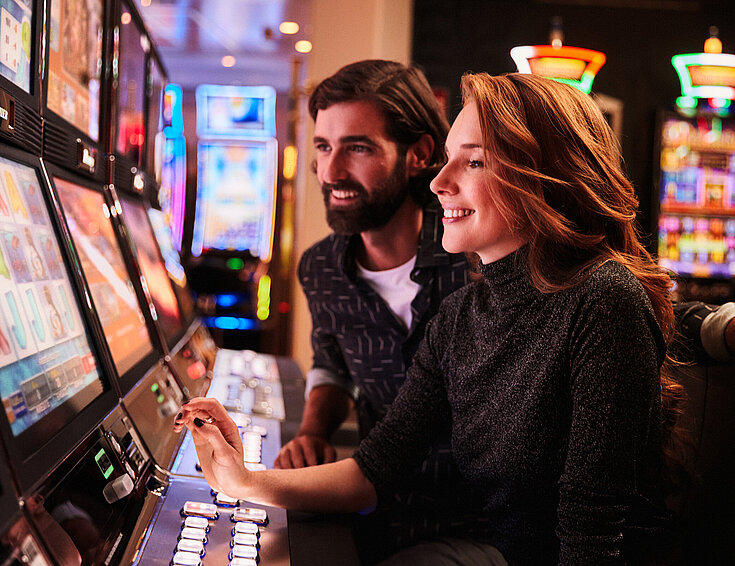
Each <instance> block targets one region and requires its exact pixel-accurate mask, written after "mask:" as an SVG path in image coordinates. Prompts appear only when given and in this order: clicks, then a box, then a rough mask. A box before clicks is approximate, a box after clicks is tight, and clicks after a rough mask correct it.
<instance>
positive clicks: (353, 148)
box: [350, 145, 370, 153]
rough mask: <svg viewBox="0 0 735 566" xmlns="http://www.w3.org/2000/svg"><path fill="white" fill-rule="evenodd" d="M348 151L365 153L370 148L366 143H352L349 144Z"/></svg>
mask: <svg viewBox="0 0 735 566" xmlns="http://www.w3.org/2000/svg"><path fill="white" fill-rule="evenodd" d="M350 151H352V152H354V153H367V152H369V151H370V148H369V147H368V146H366V145H352V146H350Z"/></svg>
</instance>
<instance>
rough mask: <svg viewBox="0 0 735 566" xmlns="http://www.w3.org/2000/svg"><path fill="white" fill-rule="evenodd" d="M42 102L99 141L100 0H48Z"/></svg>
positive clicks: (101, 1)
mask: <svg viewBox="0 0 735 566" xmlns="http://www.w3.org/2000/svg"><path fill="white" fill-rule="evenodd" d="M50 2H51V10H50V14H51V15H50V21H49V52H48V54H47V60H48V69H47V70H46V72H47V73H48V92H47V96H46V106H47V107H48V109H49V110H51V111H53V112H55V113H56V114H58V115H59V116H61V117H62V118H63V119H64V120H66V121H67V122H69V123H70V124H71V125H72V126H74V127H76V128H77V129H79V130H80V131H82V132H84V133H85V134H86V135H88V136H89V137H90V138H91V139H92V140H94V141H100V131H99V117H100V79H101V76H102V66H103V63H102V26H103V0H50Z"/></svg>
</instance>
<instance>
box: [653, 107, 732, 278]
mask: <svg viewBox="0 0 735 566" xmlns="http://www.w3.org/2000/svg"><path fill="white" fill-rule="evenodd" d="M660 174H661V177H660V194H659V205H660V212H659V217H658V231H659V244H658V254H659V263H660V264H661V265H663V266H665V267H667V268H669V269H671V270H673V271H674V272H676V273H677V274H679V275H681V276H685V277H702V278H714V279H727V278H730V277H733V276H735V121H727V120H726V119H724V118H719V117H717V116H699V117H694V118H683V117H681V116H678V115H676V114H673V113H671V114H666V115H665V116H664V119H663V122H662V128H661V163H660Z"/></svg>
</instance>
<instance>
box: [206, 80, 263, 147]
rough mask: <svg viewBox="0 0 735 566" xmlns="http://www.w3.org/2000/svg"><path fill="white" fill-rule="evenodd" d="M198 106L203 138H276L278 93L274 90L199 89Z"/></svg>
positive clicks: (216, 86) (242, 88)
mask: <svg viewBox="0 0 735 566" xmlns="http://www.w3.org/2000/svg"><path fill="white" fill-rule="evenodd" d="M196 104H197V134H198V136H199V137H200V138H211V137H226V138H230V139H232V138H270V137H274V136H275V135H276V91H275V89H274V88H272V87H268V86H221V85H200V86H198V87H197V90H196Z"/></svg>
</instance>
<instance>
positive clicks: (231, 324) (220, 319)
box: [204, 316, 258, 330]
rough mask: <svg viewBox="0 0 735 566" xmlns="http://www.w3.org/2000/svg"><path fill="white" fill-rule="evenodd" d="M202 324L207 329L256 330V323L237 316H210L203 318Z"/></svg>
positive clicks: (250, 319)
mask: <svg viewBox="0 0 735 566" xmlns="http://www.w3.org/2000/svg"><path fill="white" fill-rule="evenodd" d="M204 322H205V324H206V325H207V326H209V327H212V326H213V327H215V328H220V329H222V330H255V329H257V328H258V322H257V321H255V320H253V319H252V318H243V317H239V316H210V317H208V318H205V319H204Z"/></svg>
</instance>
